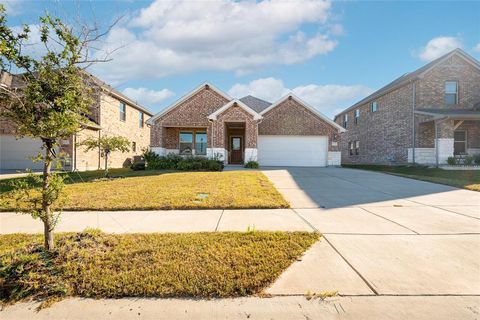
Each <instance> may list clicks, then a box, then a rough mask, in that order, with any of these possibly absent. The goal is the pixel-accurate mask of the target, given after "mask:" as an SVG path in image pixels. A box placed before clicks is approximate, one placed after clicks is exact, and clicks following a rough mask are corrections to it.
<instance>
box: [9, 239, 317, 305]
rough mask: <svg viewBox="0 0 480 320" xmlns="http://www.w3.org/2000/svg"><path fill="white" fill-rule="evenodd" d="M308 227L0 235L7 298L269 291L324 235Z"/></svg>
mask: <svg viewBox="0 0 480 320" xmlns="http://www.w3.org/2000/svg"><path fill="white" fill-rule="evenodd" d="M319 237H320V236H319V235H318V234H315V233H307V232H291V233H287V232H249V233H238V232H237V233H235V232H223V233H190V234H121V235H112V234H104V233H101V232H100V231H96V230H90V231H85V232H82V233H63V234H57V238H56V251H55V253H54V254H51V255H49V254H46V253H45V252H44V251H43V249H42V236H40V235H26V234H12V235H2V236H0V301H1V302H2V303H3V304H8V303H13V302H16V301H21V300H29V299H35V300H44V301H47V302H52V301H56V300H59V299H62V298H64V297H68V296H79V297H92V298H120V297H201V298H211V297H237V296H247V295H252V294H258V293H261V292H262V290H263V289H264V288H265V287H267V286H268V285H269V284H271V283H272V282H273V281H274V280H275V279H276V278H277V277H278V276H279V275H280V274H281V273H282V271H284V270H285V269H286V268H287V267H288V266H289V265H290V264H291V263H292V262H294V261H295V260H296V259H297V258H298V257H299V256H300V255H301V254H302V253H303V252H304V251H305V250H306V249H307V248H309V247H310V246H311V245H312V244H313V243H314V242H316V241H317V240H318V239H319Z"/></svg>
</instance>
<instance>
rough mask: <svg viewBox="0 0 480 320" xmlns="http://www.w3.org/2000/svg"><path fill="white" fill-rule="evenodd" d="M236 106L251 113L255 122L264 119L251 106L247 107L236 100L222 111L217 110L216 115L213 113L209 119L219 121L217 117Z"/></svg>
mask: <svg viewBox="0 0 480 320" xmlns="http://www.w3.org/2000/svg"><path fill="white" fill-rule="evenodd" d="M234 104H237V105H238V106H239V107H241V108H242V109H243V110H245V111H247V112H248V113H250V114H251V115H252V116H253V119H254V120H260V119H262V116H261V115H260V114H259V113H257V112H255V110H253V109H252V108H250V107H249V106H247V105H246V104H245V103H243V102H242V101H240V100H238V99H234V100H232V101H230V102H228V103H227V104H225V105H224V106H223V107H221V108H220V109H217V110H216V111H215V112H214V113H212V114H211V115H209V116H208V119H210V120H217V117H218V115H220V114H221V113H223V112H224V111H226V110H228V109H229V108H231V107H232V106H233V105H234Z"/></svg>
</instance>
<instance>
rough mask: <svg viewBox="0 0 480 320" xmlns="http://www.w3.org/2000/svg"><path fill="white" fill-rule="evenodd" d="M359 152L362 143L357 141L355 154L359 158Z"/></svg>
mask: <svg viewBox="0 0 480 320" xmlns="http://www.w3.org/2000/svg"><path fill="white" fill-rule="evenodd" d="M359 150H360V141H359V140H357V141H355V154H356V155H357V156H358V155H359V153H360V152H359Z"/></svg>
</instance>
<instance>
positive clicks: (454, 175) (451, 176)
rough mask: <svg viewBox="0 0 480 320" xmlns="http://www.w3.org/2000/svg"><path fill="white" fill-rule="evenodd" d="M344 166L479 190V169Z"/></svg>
mask: <svg viewBox="0 0 480 320" xmlns="http://www.w3.org/2000/svg"><path fill="white" fill-rule="evenodd" d="M343 167H346V168H353V169H364V170H372V171H380V172H385V173H390V174H395V175H399V176H403V177H407V178H412V179H418V180H423V181H429V182H435V183H440V184H446V185H449V186H454V187H457V188H464V189H468V190H473V191H480V171H478V170H443V169H438V168H427V167H422V166H380V165H343Z"/></svg>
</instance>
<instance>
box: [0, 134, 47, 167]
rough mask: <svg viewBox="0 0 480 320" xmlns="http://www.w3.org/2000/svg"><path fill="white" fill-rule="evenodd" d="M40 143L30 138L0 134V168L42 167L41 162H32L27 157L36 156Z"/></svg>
mask: <svg viewBox="0 0 480 320" xmlns="http://www.w3.org/2000/svg"><path fill="white" fill-rule="evenodd" d="M41 145H42V143H41V141H40V140H36V139H31V138H22V139H19V140H17V139H15V137H14V136H11V135H0V169H2V170H24V169H27V168H29V169H35V170H38V169H42V167H43V163H42V162H33V161H32V160H30V159H29V157H32V156H36V155H37V154H38V152H39V151H41V150H40V147H41Z"/></svg>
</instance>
